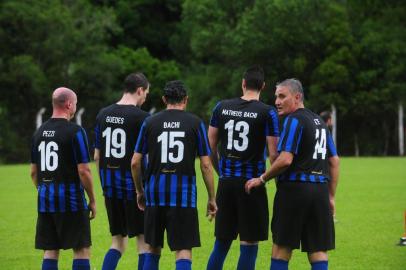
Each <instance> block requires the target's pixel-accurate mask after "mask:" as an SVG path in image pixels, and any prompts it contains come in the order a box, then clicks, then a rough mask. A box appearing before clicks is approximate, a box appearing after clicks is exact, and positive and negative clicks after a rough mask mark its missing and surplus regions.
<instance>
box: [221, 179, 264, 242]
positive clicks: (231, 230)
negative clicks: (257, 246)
mask: <svg viewBox="0 0 406 270" xmlns="http://www.w3.org/2000/svg"><path fill="white" fill-rule="evenodd" d="M246 182H247V179H242V178H233V179H230V178H227V179H220V181H219V185H218V189H217V195H216V200H217V207H218V211H217V214H216V225H215V236H216V238H218V239H222V240H234V239H236V238H237V235H238V234H239V235H240V240H241V241H264V240H267V239H268V232H269V211H268V198H267V195H266V189H265V187H264V186H261V187H258V188H255V189H253V190H251V193H250V194H247V193H246V192H245V189H244V185H245V183H246Z"/></svg>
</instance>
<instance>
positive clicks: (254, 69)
mask: <svg viewBox="0 0 406 270" xmlns="http://www.w3.org/2000/svg"><path fill="white" fill-rule="evenodd" d="M243 79H244V80H245V87H247V89H250V90H256V91H260V90H261V89H262V86H263V85H264V81H265V75H264V70H263V69H262V67H260V66H251V67H249V68H248V69H247V70H246V71H245V73H244V75H243Z"/></svg>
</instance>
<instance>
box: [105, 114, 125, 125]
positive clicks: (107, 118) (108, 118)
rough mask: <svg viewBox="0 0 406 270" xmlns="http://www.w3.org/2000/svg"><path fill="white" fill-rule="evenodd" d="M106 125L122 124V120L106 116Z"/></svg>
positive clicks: (121, 118)
mask: <svg viewBox="0 0 406 270" xmlns="http://www.w3.org/2000/svg"><path fill="white" fill-rule="evenodd" d="M106 123H113V124H124V118H123V117H115V116H106Z"/></svg>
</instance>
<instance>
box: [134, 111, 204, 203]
mask: <svg viewBox="0 0 406 270" xmlns="http://www.w3.org/2000/svg"><path fill="white" fill-rule="evenodd" d="M134 151H135V152H137V153H142V154H144V155H145V154H148V166H147V171H146V182H145V197H146V205H147V206H171V207H193V208H194V207H196V202H197V200H196V196H197V194H196V172H195V159H196V156H197V155H198V156H208V155H210V146H209V142H208V140H207V134H206V128H205V126H204V123H203V122H202V121H201V120H200V119H199V118H198V117H196V116H195V115H193V114H191V113H188V112H185V111H182V110H173V109H171V110H165V111H162V112H159V113H157V114H155V115H153V116H150V117H148V118H147V119H145V121H144V123H143V125H142V127H141V131H140V134H139V136H138V140H137V144H136V146H135V150H134Z"/></svg>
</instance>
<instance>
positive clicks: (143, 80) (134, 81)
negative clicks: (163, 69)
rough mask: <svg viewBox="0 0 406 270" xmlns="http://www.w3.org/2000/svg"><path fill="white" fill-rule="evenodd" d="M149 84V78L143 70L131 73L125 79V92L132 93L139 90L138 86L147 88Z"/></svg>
mask: <svg viewBox="0 0 406 270" xmlns="http://www.w3.org/2000/svg"><path fill="white" fill-rule="evenodd" d="M148 86H149V82H148V79H147V77H145V75H144V74H142V73H141V72H137V73H131V74H130V75H128V76H127V77H126V78H125V80H124V92H126V93H131V94H132V93H134V92H135V91H137V89H138V87H142V88H144V89H147V88H148Z"/></svg>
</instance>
